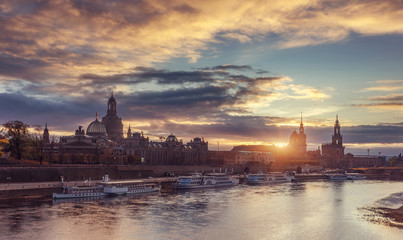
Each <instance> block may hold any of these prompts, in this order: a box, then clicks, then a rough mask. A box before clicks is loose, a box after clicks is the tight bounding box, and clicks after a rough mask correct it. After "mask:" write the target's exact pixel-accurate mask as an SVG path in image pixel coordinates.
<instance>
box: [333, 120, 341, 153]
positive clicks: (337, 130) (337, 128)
mask: <svg viewBox="0 0 403 240" xmlns="http://www.w3.org/2000/svg"><path fill="white" fill-rule="evenodd" d="M332 144H333V145H335V146H340V147H342V146H343V136H342V135H341V134H340V124H339V115H336V122H335V124H334V133H333V136H332Z"/></svg>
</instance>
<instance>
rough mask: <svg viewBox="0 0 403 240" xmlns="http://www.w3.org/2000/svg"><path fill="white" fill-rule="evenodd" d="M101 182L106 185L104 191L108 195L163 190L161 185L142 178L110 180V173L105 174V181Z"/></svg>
mask: <svg viewBox="0 0 403 240" xmlns="http://www.w3.org/2000/svg"><path fill="white" fill-rule="evenodd" d="M99 184H100V185H102V186H103V187H104V193H105V194H106V195H108V196H116V195H123V194H136V193H149V192H159V191H160V190H161V186H160V185H158V184H156V183H146V182H144V181H142V180H122V181H109V177H108V175H105V179H104V181H103V182H100V183H99Z"/></svg>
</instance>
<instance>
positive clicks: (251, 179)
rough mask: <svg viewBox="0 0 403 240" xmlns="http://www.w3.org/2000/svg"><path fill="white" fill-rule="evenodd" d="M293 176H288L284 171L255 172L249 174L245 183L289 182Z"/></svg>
mask: <svg viewBox="0 0 403 240" xmlns="http://www.w3.org/2000/svg"><path fill="white" fill-rule="evenodd" d="M293 179H294V176H290V175H288V174H286V173H281V172H273V173H268V174H265V173H257V174H249V176H248V180H247V182H246V183H247V184H249V185H265V184H274V183H285V182H291V181H292V180H293Z"/></svg>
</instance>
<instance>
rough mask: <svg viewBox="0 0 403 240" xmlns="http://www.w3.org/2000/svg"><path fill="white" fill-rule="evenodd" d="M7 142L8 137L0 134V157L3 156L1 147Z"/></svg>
mask: <svg viewBox="0 0 403 240" xmlns="http://www.w3.org/2000/svg"><path fill="white" fill-rule="evenodd" d="M7 144H8V139H7V138H5V137H4V136H3V135H1V134H0V157H2V156H3V149H4V148H5V146H6V145H7Z"/></svg>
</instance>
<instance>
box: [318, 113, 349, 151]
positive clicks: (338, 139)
mask: <svg viewBox="0 0 403 240" xmlns="http://www.w3.org/2000/svg"><path fill="white" fill-rule="evenodd" d="M322 156H323V157H325V158H328V159H343V158H344V146H343V136H342V135H341V133H340V124H339V117H338V115H336V122H335V124H334V133H333V135H332V142H331V143H325V144H322Z"/></svg>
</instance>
